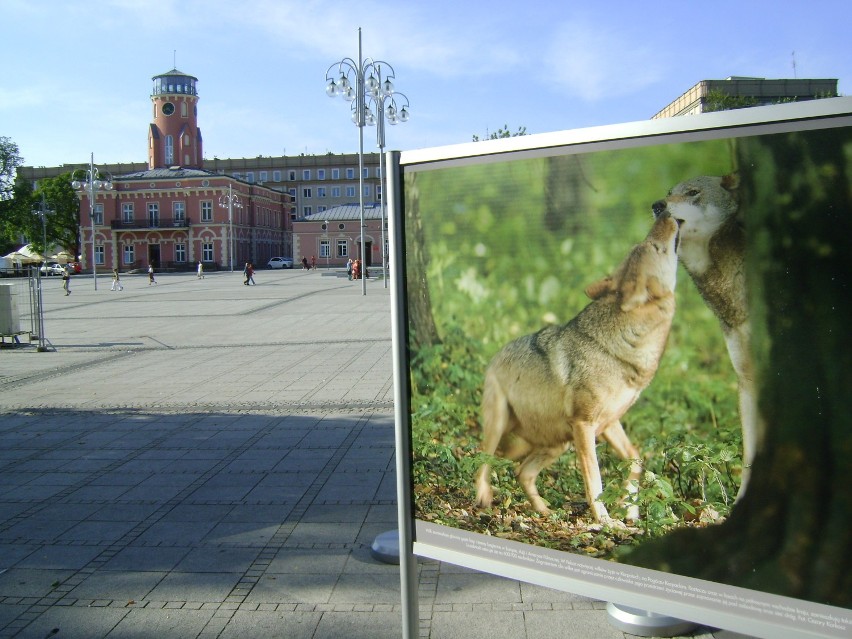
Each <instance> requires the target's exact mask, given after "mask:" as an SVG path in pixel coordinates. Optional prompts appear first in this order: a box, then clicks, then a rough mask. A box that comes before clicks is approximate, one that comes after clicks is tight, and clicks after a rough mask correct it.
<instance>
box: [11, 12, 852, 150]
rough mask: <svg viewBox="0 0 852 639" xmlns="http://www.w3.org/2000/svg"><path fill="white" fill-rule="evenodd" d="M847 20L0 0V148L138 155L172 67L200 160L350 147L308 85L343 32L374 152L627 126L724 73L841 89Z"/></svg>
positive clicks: (343, 109)
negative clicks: (188, 104) (392, 102)
mask: <svg viewBox="0 0 852 639" xmlns="http://www.w3.org/2000/svg"><path fill="white" fill-rule="evenodd" d="M356 9H357V11H356ZM850 24H852V3H850V2H849V1H848V0H810V1H809V2H792V3H779V2H777V0H771V1H770V0H738V1H736V2H733V1H729V0H715V1H711V2H706V1H705V2H699V1H690V0H678V1H676V2H673V1H669V0H655V2H649V3H646V2H637V1H636V0H631V1H624V0H610V1H608V2H601V1H600V0H595V1H594V2H592V1H586V0H527V2H517V1H511V2H510V1H507V0H489V1H488V2H484V1H480V0H468V1H465V0H453V1H449V0H430V1H429V2H402V1H400V0H394V1H383V0H360V1H359V2H357V3H353V2H344V1H337V0H298V1H291V0H242V1H240V2H234V1H223V0H180V1H176V0H160V2H156V3H154V2H151V1H150V0H101V1H98V2H93V1H84V0H39V1H33V0H0V28H2V33H3V46H4V49H5V63H4V65H3V70H2V71H0V137H8V138H11V139H12V141H13V142H14V143H15V144H17V145H18V148H19V150H20V155H21V156H22V157H23V160H24V161H23V164H24V165H26V166H59V165H61V164H65V163H83V162H88V160H89V156H90V153H94V158H95V163H96V164H98V163H118V162H144V161H145V160H146V157H147V154H146V146H147V129H148V124H149V122H151V120H152V117H151V103H150V95H151V89H152V86H153V83H152V81H151V78H152V76H154V75H159V74H163V73H166V72H168V71H169V70H171V69H172V68H175V67H176V68H177V69H179V70H181V71H183V72H185V73H188V74H190V75H193V76H195V77H196V78H198V85H197V86H198V94H199V102H198V123H199V126H200V128H201V131H202V135H203V137H204V155H205V158H207V159H212V158H213V157H219V158H243V157H246V158H250V157H257V156H259V155H264V156H278V155H299V154H302V153H304V154H307V155H312V154H316V155H322V154H326V153H329V152H331V153H354V152H357V151H358V129H357V127H356V126H355V125H354V124H352V122H351V120H350V105H349V103H347V102H345V101H344V100H343V99H342V98H340V97H337V98H334V99H332V98H329V97H328V96H327V95H326V93H325V86H326V72H327V70H328V69H329V67H331V66H332V65H335V68H336V63H338V62H339V61H341V60H343V59H344V58H350V59H353V60H355V61H356V62H357V59H358V57H359V56H358V29H359V27H360V28H361V34H362V35H361V37H362V56H363V59H370V58H371V59H373V60H374V61H377V62H378V61H381V62H384V63H386V65H383V68H384V69H387V68H388V67H387V65H388V64H389V65H390V67H391V68H392V69H393V71H394V75H395V80H394V84H395V87H396V89H397V91H399V92H401V93H402V94H403V95H404V96H405V98H407V99H408V103H409V110H410V119H409V121H408V122H406V123H404V124H399V125H397V126H387V131H386V149H399V150H410V149H420V148H425V147H432V146H443V145H447V144H457V143H466V142H470V141H471V139H472V136H473V135H478V136H480V137H483V138H485V137H488V135H489V134H490V133H492V132H495V131H496V130H497V129H498V128H500V127H505V126H507V125H508V127H509V129H510V130H511V131H513V132H514V131H517V130H518V128H520V127H526V131H527V133H545V132H550V131H561V130H566V129H576V128H583V127H590V126H598V125H608V124H617V123H621V122H633V121H638V120H645V119H648V118H650V117H652V116H653V115H654V114H655V113H656V112H658V111H659V110H661V109H662V108H663V107H665V106H666V105H667V104H668V103H669V102H671V101H673V100H675V99H676V98H677V97H678V96H680V95H681V94H682V93H684V92H685V91H687V90H688V89H689V88H690V87H692V86H693V85H694V84H696V83H697V82H699V81H700V80H709V79H724V78H726V77H729V76H732V75H736V76H751V77H763V78H793V77H798V78H836V79H838V80H839V84H838V91H839V92H840V94H841V95H850V91H852V87H850V83H852V37H850V32H849V25H850ZM332 71H334V69H332ZM398 101H399V102H400V103H402V102H403V101H404V98H403V97H402V96H398ZM376 148H377V147H376V131H375V129H374V128H366V129H365V131H364V150H365V151H367V152H369V151H374V150H376Z"/></svg>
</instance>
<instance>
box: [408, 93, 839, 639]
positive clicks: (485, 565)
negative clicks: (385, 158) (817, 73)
mask: <svg viewBox="0 0 852 639" xmlns="http://www.w3.org/2000/svg"><path fill="white" fill-rule="evenodd" d="M819 103H824V104H819ZM813 105H814V106H813V107H812V109H811V110H810V111H805V110H803V109H802V108H801V105H797V108H795V109H792V108H789V107H786V106H780V107H764V108H762V109H763V112H764V113H765V114H766V119H764V120H761V121H755V112H757V111H760V109H748V110H744V111H750V113H748V114H744V113H736V112H732V113H731V114H730V115H726V116H725V119H724V125H722V126H720V125H719V124H718V123H719V122H720V119H719V117H715V118H713V119H707V120H706V121H707V122H712V123H713V126H712V127H708V128H706V129H702V128H701V123H702V122H704V121H705V120H702V119H701V118H703V117H704V116H697V117H695V118H683V120H684V124H685V126H684V128H685V129H687V128H688V130H683V131H678V130H662V132H660V131H661V130H660V129H657V130H655V133H654V135H646V136H643V135H641V134H639V135H634V134H631V129H630V125H624V128H623V129H619V128H618V127H615V128H607V133H608V134H609V133H612V134H613V135H612V137H611V138H609V139H599V140H586V141H585V142H584V143H582V144H567V145H562V146H560V145H558V144H556V145H554V144H553V142H552V140H551V139H550V138H548V136H540V135H539V136H531V138H530V145H529V146H528V147H523V145H522V141H519V140H517V139H516V140H513V141H512V142H511V143H510V148H509V147H507V146H505V145H501V144H499V143H496V144H493V145H491V147H490V148H492V149H494V151H495V152H494V153H489V152H488V149H489V147H487V146H486V147H483V149H485V151H484V152H483V153H482V154H480V155H471V154H469V153H468V151H469V149H470V145H464V151H465V154H467V155H470V157H460V156H455V155H453V149H454V147H446V148H445V149H439V150H437V152H433V153H427V154H425V155H424V154H422V153H421V154H405V153H403V154H402V160H401V168H400V171H401V184H402V209H403V210H402V212H401V214H400V216H399V219H398V221H397V224H399V225H400V231H399V232H398V233H397V235H396V237H397V238H399V240H398V241H397V242H396V244H397V245H396V246H395V247H394V259H395V260H396V261H397V264H399V265H401V269H402V270H403V273H404V278H403V279H404V283H403V285H402V290H403V298H404V299H403V303H402V311H401V312H399V313H398V315H399V317H398V318H397V319H398V321H399V322H401V323H402V326H401V331H400V333H401V335H403V336H404V337H403V338H402V340H403V341H404V345H403V347H402V352H404V360H405V371H404V372H405V374H406V379H405V380H404V387H405V388H406V392H407V394H408V397H407V401H408V411H407V419H408V423H407V424H404V425H403V427H404V428H407V429H408V432H409V435H410V441H411V450H410V469H411V470H410V477H409V478H408V481H409V482H410V485H411V491H412V504H413V513H412V517H413V520H414V552H415V554H418V555H421V556H428V557H432V558H435V559H440V560H445V561H450V562H453V563H457V564H460V565H465V566H468V567H471V568H475V569H479V570H483V571H487V572H492V573H495V574H500V575H503V576H506V577H510V578H515V579H520V580H522V581H528V582H532V583H538V584H541V585H545V586H550V587H553V588H557V589H562V590H567V591H572V592H576V593H580V594H585V595H588V596H591V597H596V598H600V599H603V600H606V601H613V602H616V603H623V604H626V605H632V606H637V607H641V608H644V609H647V610H652V611H654V612H657V613H662V614H670V615H673V616H677V617H680V618H683V619H687V620H690V621H696V622H700V623H706V624H709V625H711V626H715V627H720V628H727V629H731V630H738V631H741V632H747V633H750V634H753V635H755V636H762V637H779V636H790V637H793V636H795V637H801V636H813V637H848V636H849V635H850V632H852V610H850V607H852V605H851V604H852V538H851V537H850V535H852V532H850V531H852V498H850V496H849V495H850V493H849V491H848V484H849V477H850V472H852V454H850V453H852V419H850V417H852V415H850V413H852V411H851V410H850V408H849V407H848V405H847V402H846V399H847V396H848V394H849V389H850V388H852V343H850V342H852V338H851V337H850V331H849V330H848V326H849V325H850V319H852V295H850V277H852V272H850V268H849V255H852V218H850V216H851V215H852V203H851V202H850V193H852V188H850V187H851V186H852V177H851V176H852V126H850V124H852V116H850V112H852V100H849V99H846V98H840V99H837V100H836V101H835V100H820V101H815V102H814V103H813ZM788 114H793V115H794V116H795V117H786V116H787V115H788ZM802 114H805V115H804V116H803V115H802ZM716 115H718V114H716ZM669 126H670V127H671V126H672V125H669ZM645 129H647V127H645ZM563 137H564V136H563ZM580 137H583V136H580ZM557 139H562V138H559V136H557ZM479 144H485V145H487V144H489V143H479ZM507 148H509V151H506V149H507ZM442 153H444V157H441V154H442ZM409 157H410V158H411V159H410V160H409V159H408V158H409ZM424 157H428V161H422V159H423V158H424Z"/></svg>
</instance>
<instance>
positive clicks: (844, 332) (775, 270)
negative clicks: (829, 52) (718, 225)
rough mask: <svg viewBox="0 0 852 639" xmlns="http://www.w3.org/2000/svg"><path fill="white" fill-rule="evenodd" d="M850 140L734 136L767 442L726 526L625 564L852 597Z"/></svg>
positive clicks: (670, 542)
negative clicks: (744, 220)
mask: <svg viewBox="0 0 852 639" xmlns="http://www.w3.org/2000/svg"><path fill="white" fill-rule="evenodd" d="M844 144H845V147H846V148H845V149H844ZM850 149H852V134H850V130H849V129H848V128H845V129H844V128H839V129H829V130H823V131H817V132H802V133H791V134H780V135H768V136H761V137H755V138H744V139H742V140H740V141H739V144H738V159H739V165H740V172H741V185H740V192H741V197H742V204H741V205H742V206H744V207H745V208H744V211H745V214H746V215H745V218H746V234H747V249H746V268H747V280H748V286H749V293H750V295H749V304H750V316H751V323H752V331H753V351H754V357H755V362H756V371H757V384H758V389H759V404H760V412H761V414H762V416H763V417H764V419H765V422H766V424H767V434H766V440H765V444H764V446H763V449H762V450H760V451H758V455H757V457H756V459H755V462H754V466H753V473H752V479H751V482H750V483H749V487H748V491H747V493H746V494H745V496H744V497H743V498H742V499H741V500H740V501H739V502H738V503H737V504H736V505H735V507H734V509H733V511H732V513H731V516H730V517H729V519H728V520H727V521H726V522H725V523H723V524H721V525H719V526H714V527H710V528H706V529H703V530H683V531H679V532H677V533H674V534H671V535H669V536H667V537H666V538H664V539H661V540H656V541H653V542H648V543H646V544H644V545H642V546H641V547H640V548H638V549H637V550H636V551H635V552H634V553H632V554H631V555H630V556H628V557H627V558H626V560H625V563H633V564H636V565H640V566H644V567H647V568H653V569H657V570H664V571H667V572H673V573H678V574H683V575H687V576H691V577H697V578H700V579H707V580H711V581H717V582H722V583H726V584H729V585H734V586H742V587H746V588H751V589H754V590H760V591H764V592H769V593H774V594H779V595H785V596H789V597H795V598H800V599H804V600H810V601H814V602H818V603H824V604H829V605H834V606H839V607H845V608H849V607H851V606H852V490H850V488H849V486H850V478H852V404H850V401H849V400H850V392H852V331H850V325H851V324H852V269H850V256H852V204H850V184H849V175H850V173H849V170H850V169H849V167H847V165H846V157H847V156H848V155H849V150H850Z"/></svg>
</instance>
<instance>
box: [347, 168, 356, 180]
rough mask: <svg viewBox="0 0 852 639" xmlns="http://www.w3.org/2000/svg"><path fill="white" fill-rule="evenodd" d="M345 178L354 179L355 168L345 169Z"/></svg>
mask: <svg viewBox="0 0 852 639" xmlns="http://www.w3.org/2000/svg"><path fill="white" fill-rule="evenodd" d="M346 179H347V180H354V179H355V169H353V168H348V169H346Z"/></svg>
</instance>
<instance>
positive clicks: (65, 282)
mask: <svg viewBox="0 0 852 639" xmlns="http://www.w3.org/2000/svg"><path fill="white" fill-rule="evenodd" d="M62 288H64V289H65V295H66V297H67V296H68V295H71V273H69V272H68V269H67V268H66V269H65V272H64V273H63V274H62Z"/></svg>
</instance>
